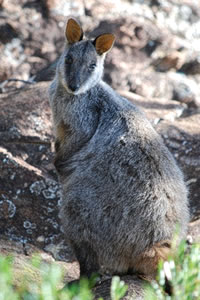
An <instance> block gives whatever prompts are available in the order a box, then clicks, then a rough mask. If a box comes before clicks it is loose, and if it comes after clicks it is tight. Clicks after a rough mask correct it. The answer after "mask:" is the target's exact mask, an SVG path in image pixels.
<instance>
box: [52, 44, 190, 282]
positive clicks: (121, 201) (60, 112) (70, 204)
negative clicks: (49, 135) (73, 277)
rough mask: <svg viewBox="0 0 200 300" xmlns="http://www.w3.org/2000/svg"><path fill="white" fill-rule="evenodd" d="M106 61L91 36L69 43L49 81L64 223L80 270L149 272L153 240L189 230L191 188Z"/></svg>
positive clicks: (157, 241)
mask: <svg viewBox="0 0 200 300" xmlns="http://www.w3.org/2000/svg"><path fill="white" fill-rule="evenodd" d="M69 54H70V55H72V56H73V63H72V66H71V67H70V70H69V68H68V66H66V64H65V57H67V56H68V55H69ZM103 61H104V55H101V56H100V55H98V54H97V53H96V50H95V47H94V45H93V43H92V42H91V41H88V40H83V41H80V42H77V43H75V44H73V45H66V48H65V50H64V52H63V54H62V55H61V57H60V60H59V62H58V66H57V71H56V76H55V78H54V80H53V82H52V83H51V86H50V89H49V98H50V104H51V108H52V112H53V120H54V128H55V135H56V158H55V166H56V168H57V171H58V174H59V177H60V181H61V183H62V189H63V200H62V206H61V210H60V215H61V219H62V225H63V228H64V233H65V237H66V240H67V241H68V242H69V243H70V244H71V246H72V247H73V249H74V251H75V253H76V255H77V259H78V261H79V263H80V268H81V274H86V275H88V276H89V275H90V274H91V273H92V272H99V273H103V274H104V273H109V274H125V273H128V272H137V271H138V272H141V273H146V271H144V270H146V269H148V268H149V267H148V263H147V268H146V269H145V268H143V267H141V268H140V261H141V264H143V260H141V257H143V256H142V255H143V254H144V256H145V253H147V256H145V257H147V261H148V259H149V258H148V257H150V259H151V255H154V254H155V251H154V252H152V253H153V254H152V253H151V254H150V252H148V251H151V250H152V249H153V246H154V245H157V244H159V245H161V246H162V245H163V247H167V248H168V247H170V242H171V240H172V239H173V236H174V233H175V231H176V228H177V227H176V226H177V225H178V232H179V239H182V238H184V237H185V235H186V231H187V225H188V221H189V212H188V199H187V188H186V186H185V183H184V180H183V175H182V172H181V171H180V169H179V168H178V166H177V164H176V162H175V160H174V158H173V156H172V155H171V153H170V152H169V151H168V149H167V148H166V147H165V145H164V143H163V141H162V139H161V137H160V136H159V135H158V134H157V133H156V131H155V130H154V129H153V127H152V126H151V124H150V122H149V121H148V120H147V119H146V117H145V116H144V114H143V113H142V112H141V111H140V110H139V109H138V108H137V107H136V106H135V105H133V104H132V103H130V102H129V101H128V100H127V99H125V98H122V97H121V96H120V95H118V94H117V93H116V92H115V91H114V90H113V89H112V88H111V87H109V86H108V85H107V84H106V83H104V82H103V81H102V80H101V77H102V73H103ZM94 62H95V63H96V68H95V70H94V71H92V72H91V71H90V72H88V68H89V66H90V64H91V63H94ZM66 69H68V71H66ZM69 83H74V84H75V86H78V89H77V90H76V91H74V92H73V91H72V90H70V88H69ZM77 83H78V84H77ZM166 241H167V243H166ZM161 256H162V255H161ZM145 263H146V260H145ZM138 264H139V267H138ZM150 266H151V264H150ZM150 269H151V267H150ZM148 272H149V273H153V272H154V270H153V269H152V270H147V273H148Z"/></svg>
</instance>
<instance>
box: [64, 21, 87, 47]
mask: <svg viewBox="0 0 200 300" xmlns="http://www.w3.org/2000/svg"><path fill="white" fill-rule="evenodd" d="M65 36H66V38H67V40H68V42H69V43H70V44H73V43H76V42H79V41H80V40H82V38H83V30H82V28H81V26H80V25H79V24H78V23H77V22H76V21H75V20H74V19H69V20H68V22H67V26H66V29H65Z"/></svg>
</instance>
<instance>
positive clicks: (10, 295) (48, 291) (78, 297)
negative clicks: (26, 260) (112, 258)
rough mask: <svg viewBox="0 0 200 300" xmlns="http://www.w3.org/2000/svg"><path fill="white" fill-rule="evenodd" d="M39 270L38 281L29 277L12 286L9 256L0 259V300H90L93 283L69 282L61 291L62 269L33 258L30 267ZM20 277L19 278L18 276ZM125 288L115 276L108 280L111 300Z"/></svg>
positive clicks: (11, 269)
mask: <svg viewBox="0 0 200 300" xmlns="http://www.w3.org/2000/svg"><path fill="white" fill-rule="evenodd" d="M31 267H33V268H38V269H39V270H40V271H41V274H42V277H41V280H40V281H39V282H35V281H34V282H33V281H32V280H30V278H28V277H26V278H23V280H22V281H21V282H23V284H21V285H20V286H18V287H16V286H15V285H14V283H13V281H14V277H15V272H13V260H12V257H11V256H7V257H3V256H1V257H0V299H1V300H21V299H23V300H46V299H48V300H92V299H93V293H92V289H91V286H92V285H94V280H93V279H92V282H91V280H90V281H89V280H87V279H86V278H82V279H81V280H80V283H79V284H77V283H73V284H71V285H70V286H66V287H65V288H63V289H62V288H60V286H62V285H63V275H64V274H63V272H62V269H61V268H60V267H59V266H57V265H55V264H44V263H41V262H40V259H39V258H38V257H33V259H32V263H31V265H30V269H31ZM22 276H23V275H22ZM126 290H127V286H126V285H125V284H124V282H123V281H121V280H120V278H119V277H117V276H115V277H113V278H112V284H111V299H112V300H120V299H121V298H122V297H123V296H124V294H125V293H126Z"/></svg>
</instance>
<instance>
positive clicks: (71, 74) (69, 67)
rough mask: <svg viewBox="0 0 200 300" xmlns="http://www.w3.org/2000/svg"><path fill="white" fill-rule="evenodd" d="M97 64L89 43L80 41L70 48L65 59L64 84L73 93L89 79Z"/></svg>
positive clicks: (95, 55) (92, 47) (92, 48)
mask: <svg viewBox="0 0 200 300" xmlns="http://www.w3.org/2000/svg"><path fill="white" fill-rule="evenodd" d="M96 63H97V53H96V50H95V48H94V45H93V44H92V42H90V41H81V42H79V43H75V44H74V45H72V46H71V47H70V49H69V50H68V53H67V55H66V57H65V75H66V83H67V86H68V88H69V89H71V90H72V91H73V92H75V91H76V90H78V89H79V88H80V87H81V86H82V85H83V84H84V83H85V82H86V81H87V79H88V78H89V77H90V75H91V73H92V72H93V71H94V69H95V67H96Z"/></svg>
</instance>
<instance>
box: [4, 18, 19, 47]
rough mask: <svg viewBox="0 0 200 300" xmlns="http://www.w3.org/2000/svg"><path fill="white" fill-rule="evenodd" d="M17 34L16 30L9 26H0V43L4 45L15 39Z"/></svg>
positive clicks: (7, 24)
mask: <svg viewBox="0 0 200 300" xmlns="http://www.w3.org/2000/svg"><path fill="white" fill-rule="evenodd" d="M17 37H18V34H17V32H16V30H15V29H14V28H13V27H12V26H11V25H10V24H9V23H5V24H1V25H0V42H1V43H3V44H6V43H8V42H10V41H11V40H12V39H13V38H17Z"/></svg>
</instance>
